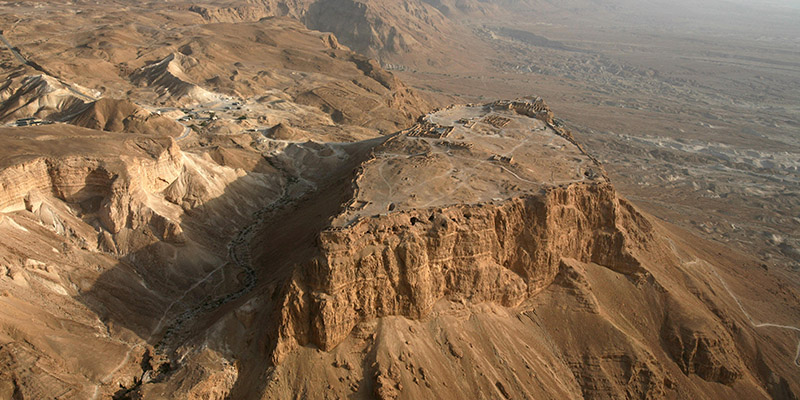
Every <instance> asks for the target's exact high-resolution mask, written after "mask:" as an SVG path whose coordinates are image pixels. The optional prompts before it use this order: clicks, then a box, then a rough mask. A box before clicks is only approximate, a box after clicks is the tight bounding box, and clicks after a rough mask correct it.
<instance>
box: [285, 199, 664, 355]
mask: <svg viewBox="0 0 800 400" xmlns="http://www.w3.org/2000/svg"><path fill="white" fill-rule="evenodd" d="M650 230H651V228H650V225H649V223H648V222H647V221H646V220H645V219H644V218H643V217H642V216H640V215H639V214H638V213H637V212H636V211H635V210H634V209H633V208H632V207H630V206H629V205H628V204H627V202H625V201H624V200H621V199H619V198H618V197H617V196H616V194H615V192H614V190H613V188H612V187H611V185H610V184H608V183H591V184H573V185H569V186H566V187H554V188H550V189H548V190H546V191H544V193H542V194H539V195H531V196H524V197H518V198H513V199H509V200H507V201H505V202H501V203H499V204H478V205H464V206H452V207H445V208H439V209H430V210H414V211H406V212H399V213H393V214H389V215H387V216H384V217H379V218H368V219H365V220H361V221H359V222H357V223H355V224H353V225H352V226H348V227H345V228H341V229H330V230H327V231H325V232H323V233H322V234H321V236H320V239H319V242H320V243H319V247H320V252H321V254H320V256H319V257H317V258H316V259H314V260H313V261H311V262H310V263H309V264H308V265H307V266H305V267H304V268H303V269H302V271H303V272H301V273H300V275H298V276H297V277H296V278H295V280H294V283H293V284H292V287H291V290H290V293H289V295H288V297H287V300H286V303H285V308H284V315H283V318H284V320H285V323H286V329H287V330H286V335H287V337H286V338H285V340H288V341H292V340H296V341H297V342H298V343H300V344H305V343H313V344H315V345H317V346H319V347H320V348H321V349H325V350H328V349H331V348H333V347H334V346H336V345H337V344H338V343H339V342H341V341H342V340H343V339H344V338H345V337H346V336H347V335H348V334H349V333H350V331H351V330H352V328H353V327H354V326H355V325H356V324H357V323H358V322H360V321H362V320H365V319H370V318H376V317H382V316H387V315H402V316H406V317H409V318H421V317H423V316H425V315H426V314H427V313H428V312H429V311H430V310H431V308H432V307H433V305H434V304H435V303H436V302H437V301H438V300H440V299H443V298H448V299H458V298H464V299H468V300H470V301H472V302H493V303H497V304H500V305H504V306H515V305H517V304H519V303H520V302H521V301H523V300H524V299H526V298H528V297H529V296H532V295H534V294H536V293H537V292H538V291H540V290H542V289H543V288H545V287H547V286H548V285H549V284H550V283H551V282H552V281H553V279H554V278H555V276H556V274H557V273H558V270H559V263H560V261H561V259H562V258H573V259H577V260H582V261H585V262H595V263H598V264H600V265H604V266H607V267H608V268H611V269H613V270H615V271H619V272H621V273H624V274H628V275H632V276H633V275H637V274H644V273H645V272H644V270H642V269H641V268H640V265H639V262H638V261H637V260H636V258H635V256H634V254H635V247H636V246H637V245H639V244H641V243H642V241H646V240H648V238H649V236H650V235H651V233H650Z"/></svg>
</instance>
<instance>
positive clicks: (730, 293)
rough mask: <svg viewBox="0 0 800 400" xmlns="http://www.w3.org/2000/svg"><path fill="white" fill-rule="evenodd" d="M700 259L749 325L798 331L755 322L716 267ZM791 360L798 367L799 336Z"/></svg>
mask: <svg viewBox="0 0 800 400" xmlns="http://www.w3.org/2000/svg"><path fill="white" fill-rule="evenodd" d="M698 260H699V259H698ZM700 261H701V262H703V263H704V264H706V266H708V267H709V269H710V270H711V272H712V273H713V274H714V275H716V276H717V279H719V281H720V283H722V286H723V287H724V288H725V291H727V292H728V294H729V295H730V296H731V297H732V298H733V300H735V301H736V304H737V305H738V306H739V309H740V310H742V314H744V316H745V317H747V320H748V321H749V322H750V325H752V326H753V327H755V328H780V329H788V330H791V331H795V332H798V333H800V328H798V327H796V326H791V325H780V324H773V323H769V322H756V320H755V319H753V317H752V316H751V315H750V313H749V312H747V310H745V309H744V306H743V305H742V302H741V300H739V297H737V296H736V294H735V293H733V290H731V288H730V287H729V286H728V282H725V279H722V276H720V274H719V273H717V270H716V268H714V267H713V266H712V265H711V264H709V263H707V262H705V261H703V260H700ZM793 361H794V365H796V366H798V367H800V338H798V341H797V351H796V353H795V356H794V360H793Z"/></svg>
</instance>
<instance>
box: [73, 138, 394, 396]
mask: <svg viewBox="0 0 800 400" xmlns="http://www.w3.org/2000/svg"><path fill="white" fill-rule="evenodd" d="M382 140H383V139H382V138H379V139H375V140H369V141H366V142H360V143H355V144H352V145H350V146H349V148H348V150H347V151H348V153H349V158H348V159H346V160H345V161H344V162H343V163H342V165H341V166H340V167H339V168H336V169H335V170H331V171H329V173H330V174H329V176H328V177H327V179H325V178H323V179H322V180H321V181H320V183H319V184H318V186H319V187H318V188H317V189H316V190H311V191H309V192H307V193H306V194H304V195H302V196H300V198H299V199H296V198H295V197H296V196H297V193H298V192H299V193H302V192H303V191H302V190H299V191H298V185H301V186H302V184H303V183H302V182H298V180H297V179H296V177H291V176H289V177H287V178H288V179H285V180H284V181H283V185H282V187H281V191H282V193H276V192H275V191H274V190H270V188H269V187H261V188H258V190H254V188H253V187H252V182H253V180H252V179H250V178H252V177H251V175H253V174H256V173H254V172H251V173H249V174H248V175H247V176H244V177H242V178H240V179H238V180H236V181H234V182H232V183H231V184H229V185H228V186H227V187H226V189H225V191H224V193H223V194H222V195H221V196H219V197H217V198H214V199H212V200H210V201H207V202H205V203H204V204H203V205H201V206H198V207H196V208H192V209H188V210H186V212H185V216H184V219H183V220H182V221H181V224H180V225H181V228H182V229H183V234H184V236H185V239H184V240H175V239H174V238H170V237H166V235H164V234H161V233H159V229H157V228H156V227H153V226H152V224H151V225H149V226H146V227H145V228H143V229H140V230H137V231H125V232H123V233H120V234H117V235H116V239H117V241H118V242H122V241H125V242H126V243H128V245H130V247H131V248H132V249H134V250H132V251H130V252H125V254H124V255H122V256H121V258H120V261H119V262H118V264H117V265H116V266H115V267H113V268H111V269H109V270H107V271H104V272H103V273H102V274H101V275H100V277H99V278H98V279H97V280H96V282H94V284H93V286H92V288H91V289H90V290H88V291H85V292H83V293H81V294H80V296H79V297H78V300H79V301H81V302H82V303H83V304H85V305H86V306H87V307H88V308H89V309H91V310H92V311H93V312H94V313H96V315H97V316H98V318H100V320H101V321H102V322H103V323H104V324H105V326H106V327H107V331H108V333H109V335H111V336H112V337H116V338H122V340H124V341H126V342H128V343H129V346H130V350H129V352H128V354H127V355H126V357H124V359H122V360H120V363H119V365H118V366H117V369H115V370H113V371H109V373H108V375H107V376H106V377H105V378H104V379H103V380H102V381H101V382H97V383H98V385H100V386H102V385H108V384H110V383H111V381H112V379H113V378H114V377H115V376H114V375H115V373H117V372H118V371H119V370H121V369H123V368H125V369H126V371H130V370H131V369H134V370H135V367H133V366H134V364H136V365H139V366H140V368H141V370H140V371H138V372H134V376H133V384H132V386H127V387H123V388H121V389H120V390H119V391H118V392H117V395H115V397H118V398H125V397H127V396H129V395H130V393H131V392H132V391H134V390H141V388H142V386H141V385H142V381H145V382H147V381H150V382H153V383H165V384H167V385H171V383H170V380H171V378H172V377H173V376H174V374H175V373H176V372H177V371H178V370H179V368H180V366H181V363H182V362H184V360H180V361H179V360H178V359H177V358H176V357H177V356H176V353H175V350H176V349H177V348H179V347H181V346H185V347H189V348H193V347H194V346H208V348H209V349H210V350H212V351H214V352H216V353H217V354H219V355H221V356H222V357H232V358H234V360H229V361H231V362H234V363H235V364H236V365H237V369H238V378H237V380H236V383H235V385H234V387H233V392H232V394H231V396H232V397H233V398H242V397H243V396H244V397H253V396H255V397H257V396H258V395H259V394H261V393H263V391H264V388H265V385H266V384H267V380H268V379H267V374H268V373H269V370H270V369H271V368H272V362H271V350H272V349H274V347H275V344H276V342H277V336H278V334H277V332H278V329H279V327H280V321H279V318H278V317H279V315H280V306H281V305H282V298H281V294H282V293H283V292H285V290H286V288H285V287H286V286H287V283H288V282H289V281H290V280H291V277H292V272H293V269H294V267H295V266H296V265H298V264H301V263H302V262H303V261H305V260H307V259H308V257H310V256H311V255H312V254H313V252H314V248H315V246H316V244H317V237H318V234H319V232H320V231H321V230H322V229H324V228H325V227H326V226H327V225H328V224H329V221H330V219H331V218H332V217H334V216H335V215H336V214H337V213H338V212H339V211H340V210H341V207H342V205H343V204H344V203H346V201H347V200H348V199H349V198H350V196H351V194H352V193H351V187H350V185H351V181H352V179H353V177H354V173H355V172H356V167H357V166H358V165H359V164H360V162H361V161H362V160H363V159H364V158H365V157H367V156H368V154H369V152H370V149H371V148H372V147H373V146H374V145H376V144H378V143H380V142H381V141H382ZM262 167H263V168H262ZM259 169H272V170H274V169H275V168H273V166H272V165H271V164H270V163H269V161H267V160H261V161H260V163H259V165H258V166H256V168H254V169H253V170H259ZM106 236H108V235H106ZM137 245H138V248H137ZM120 247H123V246H120ZM251 251H252V253H253V255H252V256H251V254H250V253H251ZM251 260H252V261H251ZM253 299H255V300H254V304H255V306H254V311H253V315H252V317H251V318H250V319H251V320H253V321H255V322H254V323H249V322H248V323H245V322H242V321H241V320H237V319H236V317H233V318H227V317H230V316H232V315H234V314H235V313H236V311H237V309H239V308H240V307H241V306H242V305H243V304H245V303H246V302H248V301H251V300H253ZM220 323H221V324H223V325H236V326H235V327H233V328H230V329H229V330H230V332H231V337H224V338H221V339H220V338H216V339H215V340H208V335H209V333H208V330H209V329H210V328H212V327H213V326H215V324H217V325H218V324H220ZM226 329H228V328H227V327H226ZM197 348H199V347H197ZM151 349H153V350H154V351H155V355H156V357H155V358H156V359H151ZM139 358H141V360H138V359H139ZM157 359H158V360H157ZM137 360H138V361H137ZM159 364H160V365H159ZM153 369H155V371H151V370H153ZM175 384H176V385H177V384H180V383H175ZM169 387H170V388H172V389H177V387H173V386H169Z"/></svg>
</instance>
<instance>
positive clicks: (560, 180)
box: [333, 99, 605, 227]
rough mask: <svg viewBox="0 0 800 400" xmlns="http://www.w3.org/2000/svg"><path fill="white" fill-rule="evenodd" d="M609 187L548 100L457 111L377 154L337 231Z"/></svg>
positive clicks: (439, 115) (425, 120) (433, 117)
mask: <svg viewBox="0 0 800 400" xmlns="http://www.w3.org/2000/svg"><path fill="white" fill-rule="evenodd" d="M601 180H605V176H604V173H603V171H602V169H601V168H600V166H599V165H598V164H597V163H596V162H595V161H594V160H593V159H592V158H591V157H590V156H588V155H587V154H586V153H585V152H584V151H583V150H582V149H581V148H580V147H579V146H578V145H577V144H576V143H575V141H574V140H573V139H572V137H571V136H570V135H569V133H567V132H566V131H565V130H563V129H562V128H560V127H558V126H556V125H554V121H553V116H552V113H551V112H550V111H549V109H547V107H546V105H545V104H544V102H543V101H542V100H541V99H521V100H516V101H498V102H494V103H490V104H480V105H476V104H470V105H457V106H451V107H448V108H446V109H443V110H439V111H436V112H433V113H431V114H428V115H426V116H424V117H422V118H420V121H419V122H418V123H417V124H416V125H414V126H413V127H411V128H410V129H407V130H405V131H402V132H400V133H399V134H397V135H396V136H393V137H391V138H390V139H388V140H387V141H386V142H385V143H383V144H381V145H380V146H378V147H376V148H375V149H374V150H373V153H372V157H371V158H370V159H369V160H368V161H367V162H366V163H365V164H364V165H363V166H362V169H361V171H360V174H359V175H358V178H357V179H356V187H357V189H356V193H355V196H354V199H353V202H352V203H351V204H350V205H349V206H348V207H347V209H346V210H345V211H344V212H343V213H342V214H340V215H339V216H337V217H336V219H335V220H334V222H333V225H334V226H336V227H341V226H347V225H349V224H351V223H352V222H353V221H355V220H357V219H358V218H362V217H365V216H372V215H378V214H385V213H387V212H391V211H400V210H409V209H415V208H430V207H441V206H445V205H451V204H476V203H484V202H491V201H497V200H505V199H508V198H512V197H515V196H520V195H522V194H526V193H528V194H530V193H535V192H537V191H539V190H541V189H542V188H545V187H549V186H557V185H567V184H571V183H578V182H584V181H588V182H591V181H601Z"/></svg>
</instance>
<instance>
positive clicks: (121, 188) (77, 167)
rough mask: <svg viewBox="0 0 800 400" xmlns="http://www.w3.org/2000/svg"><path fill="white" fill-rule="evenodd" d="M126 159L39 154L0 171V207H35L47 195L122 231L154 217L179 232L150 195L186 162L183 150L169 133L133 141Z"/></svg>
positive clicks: (167, 231)
mask: <svg viewBox="0 0 800 400" xmlns="http://www.w3.org/2000/svg"><path fill="white" fill-rule="evenodd" d="M131 144H132V148H133V149H134V151H133V152H132V154H129V155H128V156H123V158H125V159H127V161H128V162H126V161H124V160H114V159H113V158H106V157H102V158H93V157H78V156H71V157H70V156H67V157H37V158H33V159H30V160H25V161H21V162H19V163H15V164H14V165H11V166H9V167H8V168H5V169H3V170H2V171H0V209H2V210H4V211H6V212H9V211H15V210H25V209H27V210H28V211H34V209H39V208H40V207H41V204H42V202H44V201H46V200H44V199H46V198H47V197H50V196H52V197H54V198H55V199H58V200H62V201H64V202H66V203H69V204H75V205H78V206H79V208H80V209H81V210H82V213H96V214H97V215H98V217H99V219H100V221H101V222H102V225H103V228H104V229H105V230H107V231H109V232H111V233H118V232H119V231H120V230H121V229H123V228H131V229H136V228H138V227H140V226H142V225H146V224H149V223H154V224H155V225H156V226H157V227H158V230H159V231H162V232H163V233H164V234H165V237H169V238H175V237H177V236H178V235H179V234H180V227H179V226H178V225H177V224H176V223H175V222H174V221H172V220H171V219H170V218H169V217H168V216H165V215H161V214H159V213H157V212H155V211H153V210H152V209H151V208H150V207H149V205H148V200H147V196H148V194H150V193H157V192H160V191H162V190H164V189H165V188H166V187H167V185H168V184H169V183H170V182H172V181H174V180H175V179H176V178H177V177H178V176H179V174H180V172H181V167H182V166H183V154H182V153H181V151H180V149H179V148H178V146H177V144H176V143H175V142H174V141H173V140H171V139H168V138H156V139H145V138H137V139H136V140H134V141H133V143H131Z"/></svg>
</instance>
